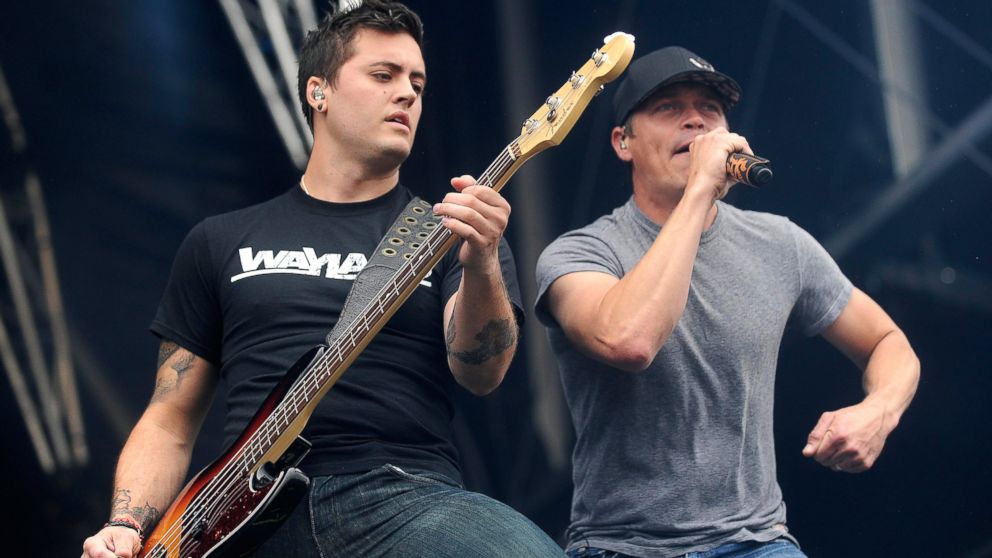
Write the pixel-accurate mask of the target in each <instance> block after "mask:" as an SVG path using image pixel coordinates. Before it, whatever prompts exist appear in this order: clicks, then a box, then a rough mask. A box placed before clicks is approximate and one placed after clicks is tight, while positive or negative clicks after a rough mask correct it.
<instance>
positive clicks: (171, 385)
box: [152, 341, 196, 403]
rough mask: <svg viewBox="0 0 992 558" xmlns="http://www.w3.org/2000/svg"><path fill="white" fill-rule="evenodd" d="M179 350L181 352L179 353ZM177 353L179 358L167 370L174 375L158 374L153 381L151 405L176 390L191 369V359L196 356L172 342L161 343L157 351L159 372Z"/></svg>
mask: <svg viewBox="0 0 992 558" xmlns="http://www.w3.org/2000/svg"><path fill="white" fill-rule="evenodd" d="M180 350H181V351H182V352H179V351H180ZM177 352H179V357H178V358H176V359H175V361H173V362H172V364H170V365H169V368H171V369H172V370H173V371H175V373H176V375H175V376H173V375H172V374H162V373H161V372H160V373H159V375H158V378H157V379H156V380H155V393H153V394H152V402H153V403H154V402H156V401H160V400H161V399H162V398H163V397H165V396H166V395H167V394H168V393H169V392H171V391H173V390H174V389H176V388H178V387H179V383H180V382H181V381H182V379H183V376H184V375H185V374H186V372H188V371H189V369H190V368H192V367H193V359H194V358H196V355H194V354H193V353H191V352H189V351H187V350H186V349H183V348H182V347H180V346H179V345H177V344H175V343H173V342H172V341H163V342H162V345H161V347H159V349H158V367H159V369H160V370H161V368H162V366H163V365H164V364H165V363H166V362H167V361H168V360H169V358H170V357H172V355H174V354H176V353H177Z"/></svg>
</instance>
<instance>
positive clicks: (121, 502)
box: [110, 488, 161, 533]
mask: <svg viewBox="0 0 992 558" xmlns="http://www.w3.org/2000/svg"><path fill="white" fill-rule="evenodd" d="M160 513H161V512H159V511H158V508H155V507H153V506H151V505H149V504H148V502H145V505H144V506H134V507H132V506H131V491H130V490H127V489H124V488H118V489H117V492H115V493H114V499H113V501H112V502H111V505H110V518H111V519H113V518H115V517H120V516H122V515H123V516H127V517H130V518H133V519H134V520H135V521H137V522H138V523H140V524H141V530H142V531H144V532H146V533H147V532H148V529H149V528H151V526H152V525H154V524H155V523H156V522H157V521H158V517H159V515H160Z"/></svg>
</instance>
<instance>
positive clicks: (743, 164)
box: [727, 153, 772, 186]
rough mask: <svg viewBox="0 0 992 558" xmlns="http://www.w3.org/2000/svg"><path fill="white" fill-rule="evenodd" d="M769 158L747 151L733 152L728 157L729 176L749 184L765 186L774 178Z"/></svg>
mask: <svg viewBox="0 0 992 558" xmlns="http://www.w3.org/2000/svg"><path fill="white" fill-rule="evenodd" d="M769 164H770V162H769V161H768V159H765V158H763V157H756V156H754V155H748V154H746V153H731V154H730V156H729V157H727V176H729V177H730V178H732V179H734V180H736V181H737V182H743V183H744V184H747V185H748V186H764V185H765V184H767V183H768V182H769V181H771V179H772V168H771V167H770V166H769Z"/></svg>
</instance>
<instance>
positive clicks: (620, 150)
mask: <svg viewBox="0 0 992 558" xmlns="http://www.w3.org/2000/svg"><path fill="white" fill-rule="evenodd" d="M627 138H628V136H627V134H626V133H625V132H624V130H623V127H622V126H614V127H613V130H612V131H611V132H610V145H612V146H613V152H614V153H616V154H617V158H618V159H620V160H621V161H624V162H626V163H629V162H630V159H631V155H630V150H629V149H628V146H627Z"/></svg>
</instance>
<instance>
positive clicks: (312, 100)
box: [307, 76, 329, 112]
mask: <svg viewBox="0 0 992 558" xmlns="http://www.w3.org/2000/svg"><path fill="white" fill-rule="evenodd" d="M328 87H329V86H328V85H327V82H326V81H324V80H323V78H319V77H317V76H310V79H308V80H307V104H308V105H310V108H311V109H313V110H314V111H315V112H324V109H325V108H326V107H327V93H328V91H327V89H328Z"/></svg>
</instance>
